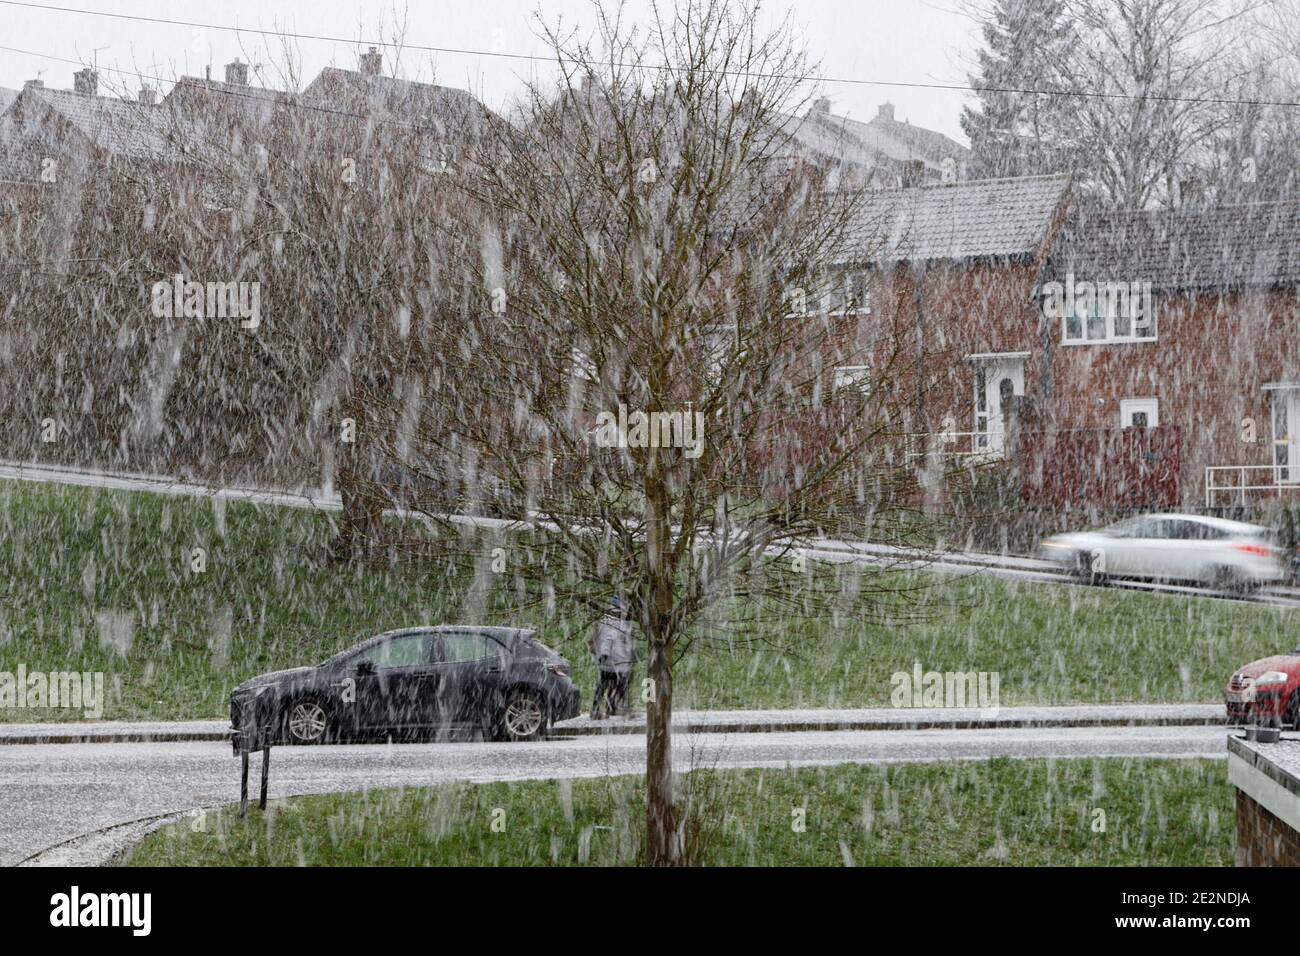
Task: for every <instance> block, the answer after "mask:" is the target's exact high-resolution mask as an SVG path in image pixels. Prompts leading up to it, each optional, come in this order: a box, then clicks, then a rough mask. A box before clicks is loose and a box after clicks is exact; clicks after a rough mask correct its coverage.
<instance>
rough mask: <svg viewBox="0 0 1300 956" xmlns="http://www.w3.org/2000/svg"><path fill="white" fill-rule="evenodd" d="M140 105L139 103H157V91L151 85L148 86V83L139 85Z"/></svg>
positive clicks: (147, 104)
mask: <svg viewBox="0 0 1300 956" xmlns="http://www.w3.org/2000/svg"><path fill="white" fill-rule="evenodd" d="M140 105H141V106H157V105H158V91H157V90H155V89H154V88H153V87H152V86H148V85H145V86H141V87H140Z"/></svg>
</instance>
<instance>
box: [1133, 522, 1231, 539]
mask: <svg viewBox="0 0 1300 956" xmlns="http://www.w3.org/2000/svg"><path fill="white" fill-rule="evenodd" d="M1157 523H1158V524H1159V525H1160V531H1159V533H1158V534H1155V535H1152V537H1156V538H1171V539H1173V540H1175V541H1222V540H1223V539H1224V538H1226V537H1227V536H1228V533H1227V532H1226V531H1224V530H1222V529H1221V528H1216V527H1214V526H1213V525H1209V524H1206V523H1205V522H1203V521H1188V520H1187V519H1186V518H1162V519H1161V520H1160V521H1159V522H1157Z"/></svg>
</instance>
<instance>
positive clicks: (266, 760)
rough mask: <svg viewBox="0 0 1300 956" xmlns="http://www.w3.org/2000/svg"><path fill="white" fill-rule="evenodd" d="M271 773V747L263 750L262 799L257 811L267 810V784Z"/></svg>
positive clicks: (267, 746)
mask: <svg viewBox="0 0 1300 956" xmlns="http://www.w3.org/2000/svg"><path fill="white" fill-rule="evenodd" d="M270 771H271V745H270V744H267V745H266V746H265V747H264V748H262V798H261V799H260V800H259V801H258V802H257V809H259V810H265V809H266V783H267V778H268V777H269V775H270Z"/></svg>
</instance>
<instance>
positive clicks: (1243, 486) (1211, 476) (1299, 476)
mask: <svg viewBox="0 0 1300 956" xmlns="http://www.w3.org/2000/svg"><path fill="white" fill-rule="evenodd" d="M1260 471H1264V472H1268V473H1269V474H1270V475H1271V476H1272V479H1273V480H1272V481H1270V482H1268V483H1266V484H1252V483H1250V482H1248V481H1247V477H1246V473H1247V472H1260ZM1284 472H1289V473H1291V474H1294V475H1295V476H1296V477H1295V478H1283V477H1282V475H1283V473H1284ZM1228 473H1235V474H1236V475H1237V477H1238V479H1239V480H1238V481H1237V483H1236V484H1224V485H1220V484H1216V483H1215V478H1216V476H1218V475H1221V474H1223V475H1226V474H1228ZM1288 488H1293V489H1298V490H1300V465H1276V464H1274V465H1206V466H1205V506H1206V507H1207V508H1210V507H1213V506H1214V500H1215V496H1216V495H1217V494H1218V493H1219V492H1223V491H1230V492H1233V493H1234V494H1236V495H1238V497H1239V502H1238V503H1239V504H1242V505H1244V504H1245V503H1246V492H1248V491H1282V490H1284V489H1288Z"/></svg>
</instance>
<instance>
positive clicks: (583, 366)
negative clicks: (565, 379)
mask: <svg viewBox="0 0 1300 956" xmlns="http://www.w3.org/2000/svg"><path fill="white" fill-rule="evenodd" d="M572 362H573V378H575V379H578V380H579V381H582V382H588V383H590V382H595V381H596V380H597V379H598V378H599V375H598V374H597V369H596V360H595V359H593V358H592V357H591V356H590V355H588V354H587V353H586V352H585V351H584V350H583V349H582V348H580V347H579V346H577V345H575V346H574V347H573V355H572Z"/></svg>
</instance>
